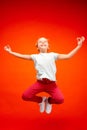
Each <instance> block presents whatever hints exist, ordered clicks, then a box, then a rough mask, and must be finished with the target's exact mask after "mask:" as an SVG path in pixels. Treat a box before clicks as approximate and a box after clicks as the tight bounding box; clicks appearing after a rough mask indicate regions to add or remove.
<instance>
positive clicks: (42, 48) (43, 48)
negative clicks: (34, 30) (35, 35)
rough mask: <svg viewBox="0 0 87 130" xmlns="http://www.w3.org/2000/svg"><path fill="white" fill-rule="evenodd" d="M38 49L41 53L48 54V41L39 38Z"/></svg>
mask: <svg viewBox="0 0 87 130" xmlns="http://www.w3.org/2000/svg"><path fill="white" fill-rule="evenodd" d="M37 47H38V50H39V51H40V52H47V50H48V49H49V44H48V40H47V39H46V38H44V37H43V38H39V39H38V42H37Z"/></svg>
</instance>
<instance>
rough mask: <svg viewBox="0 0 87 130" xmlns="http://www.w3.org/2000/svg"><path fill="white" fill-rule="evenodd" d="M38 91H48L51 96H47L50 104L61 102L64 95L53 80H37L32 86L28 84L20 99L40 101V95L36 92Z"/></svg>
mask: <svg viewBox="0 0 87 130" xmlns="http://www.w3.org/2000/svg"><path fill="white" fill-rule="evenodd" d="M40 92H46V93H49V94H50V95H51V96H50V97H49V98H48V101H49V103H51V104H61V103H63V102H64V97H63V95H62V93H61V91H60V89H59V87H58V86H57V85H56V82H55V81H49V80H43V81H39V80H37V81H36V83H34V84H33V85H32V86H30V87H29V88H28V89H27V90H26V91H25V92H24V93H23V95H22V99H23V100H26V101H33V102H37V103H40V102H42V97H40V96H37V95H36V94H38V93H40Z"/></svg>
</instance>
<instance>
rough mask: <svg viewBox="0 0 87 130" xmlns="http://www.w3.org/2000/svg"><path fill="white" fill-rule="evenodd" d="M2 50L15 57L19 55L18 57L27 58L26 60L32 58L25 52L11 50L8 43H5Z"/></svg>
mask: <svg viewBox="0 0 87 130" xmlns="http://www.w3.org/2000/svg"><path fill="white" fill-rule="evenodd" d="M4 50H5V51H7V52H9V53H10V54H12V55H14V56H16V57H19V58H22V59H27V60H32V58H31V56H30V55H25V54H20V53H17V52H13V51H12V50H11V47H10V46H9V45H6V46H5V47H4Z"/></svg>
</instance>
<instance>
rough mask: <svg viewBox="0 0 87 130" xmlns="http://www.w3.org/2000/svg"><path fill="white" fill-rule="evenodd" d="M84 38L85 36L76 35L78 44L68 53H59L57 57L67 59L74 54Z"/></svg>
mask: <svg viewBox="0 0 87 130" xmlns="http://www.w3.org/2000/svg"><path fill="white" fill-rule="evenodd" d="M84 40H85V37H83V36H82V37H78V38H77V44H78V45H77V46H76V47H75V48H74V49H73V50H72V51H70V52H69V53H68V54H59V56H58V59H60V60H63V59H69V58H71V57H72V56H74V55H75V54H76V53H77V51H78V50H79V49H80V48H81V47H82V44H83V42H84Z"/></svg>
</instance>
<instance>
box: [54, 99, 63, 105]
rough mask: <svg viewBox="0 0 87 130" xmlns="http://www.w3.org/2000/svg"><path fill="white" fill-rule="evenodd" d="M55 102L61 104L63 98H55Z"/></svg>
mask: <svg viewBox="0 0 87 130" xmlns="http://www.w3.org/2000/svg"><path fill="white" fill-rule="evenodd" d="M56 103H57V104H62V103H64V98H61V99H56Z"/></svg>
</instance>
